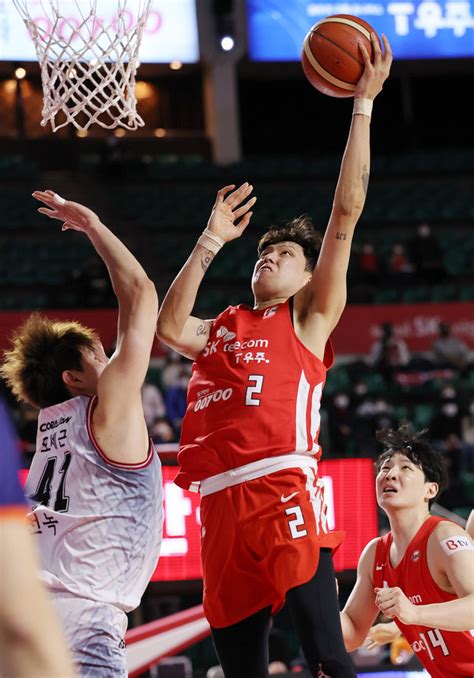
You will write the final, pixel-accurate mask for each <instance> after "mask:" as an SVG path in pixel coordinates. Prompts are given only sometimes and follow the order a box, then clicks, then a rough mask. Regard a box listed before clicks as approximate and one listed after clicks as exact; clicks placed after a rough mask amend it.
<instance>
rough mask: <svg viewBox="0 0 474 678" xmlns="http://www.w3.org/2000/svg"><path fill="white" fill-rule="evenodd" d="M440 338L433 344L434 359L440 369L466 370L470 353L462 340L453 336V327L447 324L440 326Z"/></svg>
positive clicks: (443, 323) (440, 324)
mask: <svg viewBox="0 0 474 678" xmlns="http://www.w3.org/2000/svg"><path fill="white" fill-rule="evenodd" d="M438 332H439V336H438V338H437V339H435V340H434V341H433V343H432V346H431V350H432V353H433V359H434V361H435V362H436V364H437V365H438V366H439V367H454V368H456V369H458V370H460V371H463V370H465V369H466V368H467V367H468V365H469V361H470V351H469V348H468V346H467V344H465V343H464V342H463V341H462V340H461V339H459V338H458V337H455V336H454V335H453V334H451V327H450V326H449V325H448V323H446V322H440V323H439V326H438Z"/></svg>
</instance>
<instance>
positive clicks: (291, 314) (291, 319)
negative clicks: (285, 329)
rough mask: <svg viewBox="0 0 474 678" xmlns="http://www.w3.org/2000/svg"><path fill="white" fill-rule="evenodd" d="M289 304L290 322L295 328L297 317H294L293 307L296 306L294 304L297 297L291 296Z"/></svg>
mask: <svg viewBox="0 0 474 678" xmlns="http://www.w3.org/2000/svg"><path fill="white" fill-rule="evenodd" d="M288 305H289V307H290V322H291V324H292V326H293V329H295V319H294V317H293V308H294V305H295V298H294V297H290V298H289V299H288Z"/></svg>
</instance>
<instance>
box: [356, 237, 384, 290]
mask: <svg viewBox="0 0 474 678" xmlns="http://www.w3.org/2000/svg"><path fill="white" fill-rule="evenodd" d="M357 263H358V268H359V273H360V277H361V279H362V280H363V281H364V282H368V283H376V282H377V281H378V279H379V276H380V263H379V259H378V257H377V255H376V253H375V250H374V246H373V245H372V243H369V242H366V243H364V244H363V245H362V248H361V250H360V252H359V254H358V257H357Z"/></svg>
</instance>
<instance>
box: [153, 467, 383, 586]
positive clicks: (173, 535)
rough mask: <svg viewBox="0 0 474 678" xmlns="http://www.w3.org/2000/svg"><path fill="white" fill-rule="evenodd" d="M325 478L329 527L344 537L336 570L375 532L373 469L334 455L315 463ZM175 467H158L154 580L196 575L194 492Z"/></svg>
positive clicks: (347, 565)
mask: <svg viewBox="0 0 474 678" xmlns="http://www.w3.org/2000/svg"><path fill="white" fill-rule="evenodd" d="M319 470H320V475H321V477H323V479H324V483H325V497H326V500H327V504H328V522H329V527H330V529H335V530H345V532H346V536H345V539H344V541H343V543H342V545H341V546H340V547H339V549H338V551H337V552H336V554H335V556H334V566H335V568H336V570H337V571H342V570H347V569H355V568H356V567H357V562H358V560H359V555H360V554H361V552H362V549H363V548H364V546H365V545H366V544H367V542H369V541H370V540H371V539H373V538H374V537H376V536H377V534H378V530H377V508H376V501H375V486H374V471H373V465H372V461H371V460H370V459H344V460H340V459H334V460H332V459H331V460H328V461H323V462H321V463H320V464H319ZM176 471H177V467H176V466H163V482H164V509H165V519H164V527H163V548H162V551H161V556H160V560H159V563H158V567H157V568H156V571H155V573H154V574H153V577H152V580H153V581H177V580H183V579H200V578H201V576H202V570H201V560H200V555H199V547H200V546H199V545H200V515H199V499H200V496H199V494H197V493H195V492H187V491H185V490H182V489H181V488H180V487H178V486H177V485H175V484H174V482H173V479H174V477H175V475H176Z"/></svg>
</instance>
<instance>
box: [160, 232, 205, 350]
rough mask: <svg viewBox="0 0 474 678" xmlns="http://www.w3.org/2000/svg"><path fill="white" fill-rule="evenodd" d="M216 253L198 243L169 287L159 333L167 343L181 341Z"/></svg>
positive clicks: (161, 315) (163, 305)
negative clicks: (180, 338)
mask: <svg viewBox="0 0 474 678" xmlns="http://www.w3.org/2000/svg"><path fill="white" fill-rule="evenodd" d="M214 256H215V255H214V253H213V252H211V251H210V250H208V249H207V248H205V247H203V246H202V245H199V244H197V245H196V246H195V248H194V250H193V251H192V252H191V255H190V256H189V258H188V260H187V261H186V263H185V264H184V266H183V268H182V269H181V270H180V272H179V273H178V275H177V276H176V278H175V279H174V281H173V283H172V285H171V287H170V288H169V290H168V292H167V294H166V296H165V298H164V300H163V303H162V305H161V309H160V312H159V314H158V323H157V330H156V331H157V334H158V336H159V337H160V339H162V340H163V341H164V342H165V343H166V342H167V341H177V340H178V339H179V337H180V336H181V333H182V331H183V328H184V325H185V323H186V321H187V320H188V318H189V316H190V315H191V313H192V310H193V308H194V304H195V302H196V296H197V293H198V290H199V287H200V285H201V282H202V280H203V278H204V275H205V273H206V271H207V269H208V268H209V265H210V264H211V262H212V260H213V258H214Z"/></svg>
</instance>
